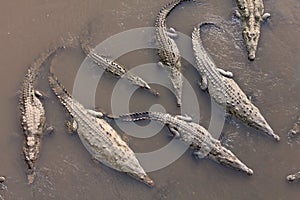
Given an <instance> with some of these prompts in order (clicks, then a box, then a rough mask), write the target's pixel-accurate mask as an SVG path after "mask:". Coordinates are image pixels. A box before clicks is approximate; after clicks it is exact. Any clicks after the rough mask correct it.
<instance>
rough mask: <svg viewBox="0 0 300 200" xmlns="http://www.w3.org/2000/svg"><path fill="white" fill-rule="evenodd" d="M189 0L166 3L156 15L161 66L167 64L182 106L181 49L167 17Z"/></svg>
mask: <svg viewBox="0 0 300 200" xmlns="http://www.w3.org/2000/svg"><path fill="white" fill-rule="evenodd" d="M183 1H188V0H175V1H172V2H170V3H168V4H167V5H165V6H164V7H163V8H162V9H161V10H160V11H159V14H158V15H157V17H156V23H155V34H156V40H157V44H158V55H159V57H160V60H161V63H160V65H161V66H165V67H166V69H167V71H168V73H169V78H170V80H171V82H172V85H173V87H174V89H175V91H174V92H175V96H176V98H177V105H178V106H181V103H182V102H181V96H182V83H183V80H182V74H181V56H180V52H179V49H178V47H177V45H176V43H175V41H174V39H173V38H174V37H175V36H176V33H175V31H174V29H173V28H170V29H169V30H168V29H167V26H166V18H167V16H168V15H169V14H170V12H171V11H172V10H173V9H174V8H175V7H176V6H177V5H179V4H180V3H181V2H183Z"/></svg>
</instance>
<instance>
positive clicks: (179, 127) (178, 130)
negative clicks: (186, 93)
mask: <svg viewBox="0 0 300 200" xmlns="http://www.w3.org/2000/svg"><path fill="white" fill-rule="evenodd" d="M107 117H108V118H109V119H116V120H121V121H129V122H131V121H139V120H153V121H157V122H160V123H162V124H164V125H166V126H167V127H168V128H169V130H170V132H171V133H172V135H173V136H174V138H176V139H179V140H180V141H182V142H183V143H184V144H186V145H188V146H189V147H190V148H191V149H193V150H194V153H193V154H194V155H195V156H196V157H197V158H203V157H205V156H206V157H208V158H210V159H211V160H213V161H215V162H217V163H220V164H221V165H225V166H228V167H231V168H234V169H237V170H239V171H243V172H246V173H247V174H248V175H252V174H253V171H252V169H250V168H248V167H247V166H246V165H245V164H244V163H242V162H241V161H240V160H239V159H238V158H237V157H236V156H235V155H234V154H233V153H232V152H231V151H230V150H228V149H227V148H225V147H224V146H222V145H221V142H220V141H219V140H217V139H215V138H213V137H212V135H211V134H210V133H209V132H208V130H206V129H205V128H204V127H202V126H201V125H199V124H197V123H194V122H193V121H192V118H191V117H189V116H182V115H176V116H172V115H170V114H168V113H160V112H139V113H130V114H124V115H120V116H110V115H107Z"/></svg>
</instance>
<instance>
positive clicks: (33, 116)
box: [19, 47, 60, 183]
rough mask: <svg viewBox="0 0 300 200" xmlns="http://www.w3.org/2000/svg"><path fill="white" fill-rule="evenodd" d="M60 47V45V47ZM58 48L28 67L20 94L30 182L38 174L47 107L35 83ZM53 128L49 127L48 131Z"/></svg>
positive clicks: (24, 152)
mask: <svg viewBox="0 0 300 200" xmlns="http://www.w3.org/2000/svg"><path fill="white" fill-rule="evenodd" d="M58 48H60V47H58ZM58 48H53V49H51V50H49V51H48V52H46V53H43V54H41V55H40V57H39V58H37V59H36V60H35V61H34V63H33V64H32V65H31V66H30V67H29V68H28V71H27V74H26V75H25V79H24V81H23V84H22V90H21V95H20V100H19V102H20V110H21V119H20V120H21V126H22V129H23V131H24V135H25V140H24V146H23V154H24V157H25V161H26V164H27V167H28V170H27V178H28V183H33V181H34V178H35V175H36V172H35V170H36V166H35V163H36V161H37V159H38V158H39V154H40V146H41V139H42V136H43V132H44V131H45V130H46V129H45V122H46V116H45V109H44V107H43V104H42V102H41V100H40V98H41V93H40V92H38V91H37V90H36V89H35V87H34V83H35V81H36V78H37V75H38V73H39V69H40V67H41V66H42V65H43V64H44V63H45V62H46V61H47V60H48V58H49V57H50V56H52V55H53V54H54V53H55V52H56V51H57V50H58ZM51 129H52V128H51V127H49V128H48V131H50V130H51Z"/></svg>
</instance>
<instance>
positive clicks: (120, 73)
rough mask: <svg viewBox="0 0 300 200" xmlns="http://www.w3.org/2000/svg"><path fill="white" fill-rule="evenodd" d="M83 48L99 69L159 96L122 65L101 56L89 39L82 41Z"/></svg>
mask: <svg viewBox="0 0 300 200" xmlns="http://www.w3.org/2000/svg"><path fill="white" fill-rule="evenodd" d="M80 44H81V48H82V50H83V52H84V53H85V54H86V55H87V56H88V57H89V58H90V59H91V60H92V61H93V62H94V63H96V64H97V65H98V66H99V67H101V68H103V69H104V70H105V71H107V72H110V73H111V74H113V75H115V76H117V77H119V78H126V79H127V80H128V81H129V82H130V83H132V84H133V85H136V86H138V87H140V88H143V89H145V90H147V91H149V92H150V93H152V94H154V95H155V96H159V93H158V92H157V91H155V90H154V89H152V88H151V87H150V86H149V84H148V83H147V82H146V81H145V80H143V79H142V78H141V77H139V76H137V75H135V74H133V73H131V72H128V71H127V70H126V69H125V68H124V67H123V66H122V65H120V64H118V63H117V62H115V61H113V60H111V59H109V58H107V57H105V56H102V55H99V54H97V53H96V51H95V50H94V49H93V48H92V46H91V45H90V41H89V39H87V38H85V39H84V40H83V39H81V40H80Z"/></svg>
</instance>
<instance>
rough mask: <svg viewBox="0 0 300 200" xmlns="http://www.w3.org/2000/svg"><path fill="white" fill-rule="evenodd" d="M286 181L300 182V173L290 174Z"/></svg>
mask: <svg viewBox="0 0 300 200" xmlns="http://www.w3.org/2000/svg"><path fill="white" fill-rule="evenodd" d="M286 180H288V181H289V182H294V181H297V180H298V181H299V180H300V172H296V173H294V174H290V175H288V176H287V177H286Z"/></svg>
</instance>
